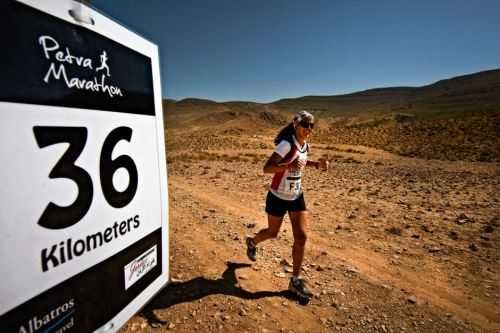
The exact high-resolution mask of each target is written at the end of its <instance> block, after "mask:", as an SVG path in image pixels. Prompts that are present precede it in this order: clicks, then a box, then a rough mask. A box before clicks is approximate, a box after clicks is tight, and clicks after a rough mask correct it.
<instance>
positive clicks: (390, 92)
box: [164, 69, 500, 162]
mask: <svg viewBox="0 0 500 333" xmlns="http://www.w3.org/2000/svg"><path fill="white" fill-rule="evenodd" d="M164 109H165V110H166V117H165V119H166V121H171V122H173V123H172V124H169V126H167V128H171V129H175V130H182V129H183V128H184V129H189V130H192V129H193V128H195V129H197V130H198V132H199V134H200V136H204V135H214V136H220V135H231V134H238V133H242V132H247V134H248V133H250V134H259V133H264V132H266V131H267V132H269V131H276V128H279V127H280V126H282V125H284V124H286V122H287V121H289V120H290V119H291V114H293V113H294V112H296V111H298V110H301V109H305V110H309V111H311V112H312V113H314V114H315V116H316V117H317V118H318V119H319V121H318V124H319V126H318V128H317V130H316V131H315V132H316V133H315V140H319V141H320V142H322V143H325V144H335V143H342V144H354V145H363V146H367V147H375V148H380V149H384V150H387V151H390V152H393V153H397V154H400V155H403V156H410V157H419V158H425V159H439V160H463V161H485V162H500V69H497V70H490V71H484V72H479V73H475V74H470V75H464V76H459V77H455V78H451V79H446V80H441V81H438V82H436V83H433V84H430V85H427V86H423V87H392V88H377V89H370V90H366V91H362V92H357V93H353V94H347V95H338V96H305V97H301V98H295V99H282V100H278V101H276V102H273V103H269V104H260V103H253V102H226V103H217V102H213V101H208V100H201V99H194V98H191V99H185V100H181V101H173V100H168V101H165V102H164ZM195 132H196V131H194V133H195ZM267 132H266V133H267Z"/></svg>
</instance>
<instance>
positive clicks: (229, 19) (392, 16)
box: [91, 0, 500, 102]
mask: <svg viewBox="0 0 500 333" xmlns="http://www.w3.org/2000/svg"><path fill="white" fill-rule="evenodd" d="M91 4H92V5H93V6H95V7H96V8H98V9H99V10H100V11H102V12H104V13H106V14H107V15H108V16H111V17H112V18H114V19H116V20H118V21H119V22H121V23H122V24H124V25H126V26H127V27H128V28H129V29H131V30H133V31H135V32H137V33H139V34H140V35H142V36H144V37H146V38H147V39H149V40H151V41H152V42H154V43H155V44H157V45H158V46H159V49H160V66H161V75H162V93H163V98H173V99H182V98H186V97H196V98H206V99H211V100H215V101H229V100H246V101H256V102H271V101H274V100H277V99H280V98H287V97H300V96H304V95H337V94H344V93H349V92H355V91H360V90H365V89H370V88H377V87H389V86H421V85H426V84H430V83H433V82H435V81H437V80H440V79H445V78H450V77H453V76H458V75H463V74H470V73H474V72H478V71H482V70H488V69H495V68H500V19H499V15H500V14H499V13H500V1H498V0H478V1H470V0H468V1H463V0H456V1H444V0H442V1H439V0H435V1H427V0H419V1H406V0H400V1H383V0H380V1H369V0H366V1H356V0H351V1H347V0H346V1H334V0H310V1H305V0H304V1H293V0H262V1H261V0H247V1H243V0H210V1H209V0H198V1H195V0H176V1H173V0H149V1H148V0H144V1H139V0H91Z"/></svg>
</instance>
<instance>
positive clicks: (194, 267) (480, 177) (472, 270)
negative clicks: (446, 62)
mask: <svg viewBox="0 0 500 333" xmlns="http://www.w3.org/2000/svg"><path fill="white" fill-rule="evenodd" d="M331 148H332V147H329V148H328V147H326V146H321V145H318V146H317V147H316V150H315V151H314V153H315V154H316V157H317V156H319V155H321V154H325V153H329V154H333V153H334V154H335V155H336V156H337V157H336V159H335V160H333V162H332V167H331V169H330V170H329V171H328V172H326V173H321V172H319V171H317V170H308V171H307V174H306V176H305V184H304V188H305V193H306V200H307V204H308V209H309V211H310V225H309V237H308V248H307V253H306V258H305V263H304V275H305V277H306V278H307V279H308V280H309V281H310V283H311V286H312V287H313V289H314V290H315V291H316V293H317V295H316V297H314V298H313V299H312V300H311V302H309V304H307V305H305V304H300V302H298V301H297V300H296V299H294V297H293V296H292V295H290V294H289V293H288V292H287V291H286V289H287V285H288V278H289V273H288V272H289V266H288V265H289V264H290V263H291V245H292V243H293V236H292V232H291V227H290V223H289V221H288V219H286V220H285V222H284V224H283V226H282V230H281V232H280V235H279V236H278V238H277V239H275V240H270V241H268V242H265V243H263V244H262V246H261V247H260V249H259V258H258V261H257V263H251V262H250V261H249V260H248V259H247V258H246V256H245V253H244V252H245V248H244V245H243V244H244V239H245V236H246V235H247V234H248V235H250V234H255V232H257V231H258V230H259V229H260V228H263V227H265V226H266V216H265V214H264V211H263V203H264V202H263V201H264V195H265V191H266V190H265V188H266V185H267V184H268V182H269V180H270V177H269V176H267V175H263V174H262V171H261V167H262V162H261V161H260V160H259V159H261V158H262V156H265V155H266V154H267V153H269V148H267V147H265V148H262V149H255V148H251V149H249V150H248V151H247V154H246V155H245V156H246V157H245V160H242V159H235V158H234V157H232V156H234V155H238V154H240V155H242V152H241V150H226V151H220V150H213V151H209V152H208V153H210V154H207V152H206V151H205V152H204V153H205V154H206V155H204V156H205V157H203V156H202V157H200V155H199V154H194V153H189V152H185V151H177V152H173V153H171V154H170V156H169V159H171V160H172V161H174V162H172V163H170V164H169V179H168V180H169V193H170V203H169V209H170V239H171V260H170V263H171V266H170V269H171V277H172V281H173V282H172V283H171V284H170V285H169V286H168V287H167V288H166V289H164V290H163V291H162V292H161V293H160V294H159V295H158V296H157V297H155V299H154V300H153V301H152V302H151V303H150V304H149V305H148V306H147V307H146V308H145V309H144V310H143V311H142V313H141V314H139V315H137V316H135V317H134V318H132V319H131V320H130V321H129V322H128V323H127V325H126V326H125V327H124V328H123V329H122V332H134V331H141V332H142V331H144V332H148V331H175V332H192V331H201V332H212V331H213V332H217V331H227V332H245V331H246V332H330V331H341V332H342V331H345V332H498V331H500V279H499V277H500V275H499V271H498V268H499V265H498V263H499V262H500V249H499V246H500V245H499V242H498V237H499V236H498V235H499V231H500V227H499V225H498V224H499V223H498V217H499V216H500V206H499V203H498V199H499V198H498V195H497V194H498V193H500V179H499V178H500V177H499V174H500V172H499V170H500V168H499V167H498V165H496V164H491V163H475V164H474V165H473V164H472V163H469V164H463V163H460V162H439V161H424V160H417V159H410V158H401V157H398V156H395V155H392V154H389V153H385V152H382V151H377V150H374V149H367V148H364V147H351V146H338V145H337V146H335V149H336V150H335V151H333V150H332V149H331ZM214 156H215V157H214ZM461 214H463V216H462V215H461Z"/></svg>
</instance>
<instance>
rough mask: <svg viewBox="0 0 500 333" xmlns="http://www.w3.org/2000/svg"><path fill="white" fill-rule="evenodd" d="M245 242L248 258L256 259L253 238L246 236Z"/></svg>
mask: <svg viewBox="0 0 500 333" xmlns="http://www.w3.org/2000/svg"><path fill="white" fill-rule="evenodd" d="M246 243H247V256H248V259H250V260H252V261H257V247H256V246H255V243H254V242H253V239H252V238H250V237H248V238H247V240H246Z"/></svg>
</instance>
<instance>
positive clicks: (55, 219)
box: [33, 126, 138, 229]
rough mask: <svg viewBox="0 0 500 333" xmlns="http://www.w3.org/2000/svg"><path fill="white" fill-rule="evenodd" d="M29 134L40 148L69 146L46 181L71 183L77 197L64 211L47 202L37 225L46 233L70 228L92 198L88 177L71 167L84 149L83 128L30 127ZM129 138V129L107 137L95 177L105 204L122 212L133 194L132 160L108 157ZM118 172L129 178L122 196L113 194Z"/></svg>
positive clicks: (122, 157)
mask: <svg viewBox="0 0 500 333" xmlns="http://www.w3.org/2000/svg"><path fill="white" fill-rule="evenodd" d="M33 132H34V134H35V138H36V141H37V144H38V146H39V147H40V148H45V147H47V146H50V145H53V144H56V143H61V142H67V143H69V147H68V149H67V150H66V152H65V153H64V154H63V156H62V157H61V159H60V160H59V161H58V162H57V163H56V165H55V166H54V168H53V169H52V171H51V172H50V174H49V178H51V179H53V178H68V179H71V180H73V181H74V182H75V183H76V185H77V186H78V196H77V197H76V200H75V201H74V202H73V203H72V204H71V205H69V206H66V207H62V206H59V205H57V204H55V203H53V202H50V203H49V204H48V205H47V207H46V208H45V210H44V211H43V213H42V215H41V216H40V219H39V220H38V224H39V225H41V226H42V227H45V228H48V229H63V228H67V227H70V226H72V225H73V224H75V223H77V222H78V221H80V220H81V219H82V218H83V217H84V216H85V214H87V212H88V210H89V208H90V205H91V203H92V197H93V195H94V190H93V184H92V179H91V177H90V175H89V173H88V172H87V171H86V170H85V169H83V168H81V167H79V166H77V165H75V164H74V163H75V161H76V159H77V158H78V156H80V154H81V153H82V151H83V149H84V148H85V143H86V142H87V128H86V127H57V126H34V127H33ZM131 138H132V129H131V128H129V127H117V128H115V129H114V130H112V131H111V132H110V133H109V134H108V136H107V137H106V139H105V140H104V144H103V146H102V150H101V156H100V159H99V176H100V179H101V188H102V193H103V194H104V198H105V199H106V201H107V202H108V203H109V204H110V205H111V206H113V207H115V208H122V207H125V206H126V205H128V204H129V203H130V202H131V201H132V199H133V198H134V196H135V193H136V192H137V183H138V175H137V168H136V166H135V163H134V161H133V160H132V158H131V157H130V156H127V155H121V156H119V157H117V158H116V159H114V160H113V159H111V153H112V152H113V149H114V147H115V146H116V144H117V143H118V142H119V141H121V140H127V141H129V142H130V140H131ZM119 168H125V169H126V170H127V172H128V174H129V180H130V181H129V184H128V187H127V188H126V189H125V190H124V191H123V192H119V191H117V190H116V189H115V187H114V185H113V174H114V173H115V171H116V170H118V169H119Z"/></svg>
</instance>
